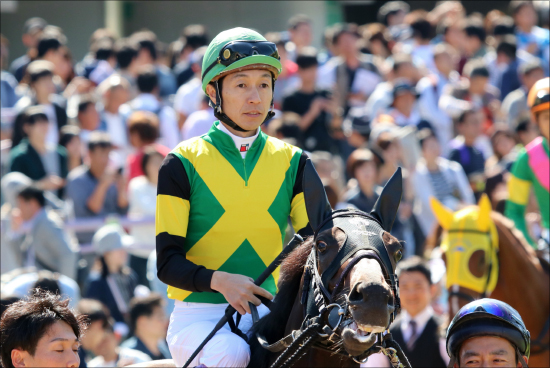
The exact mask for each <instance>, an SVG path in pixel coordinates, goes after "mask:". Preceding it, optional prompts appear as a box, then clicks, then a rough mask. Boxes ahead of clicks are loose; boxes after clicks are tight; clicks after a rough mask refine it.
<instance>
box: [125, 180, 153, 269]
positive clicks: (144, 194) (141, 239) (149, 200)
mask: <svg viewBox="0 0 550 368" xmlns="http://www.w3.org/2000/svg"><path fill="white" fill-rule="evenodd" d="M156 200H157V187H156V185H153V184H151V182H149V180H147V177H146V176H145V175H141V176H138V177H135V178H133V179H132V180H130V183H129V184H128V202H129V208H128V217H129V218H141V217H154V216H155V212H156V208H157V205H156ZM130 235H131V236H133V237H134V239H135V241H136V242H138V243H139V244H140V245H142V244H143V245H150V248H146V249H144V248H142V247H140V249H131V248H130V249H129V252H130V253H131V254H133V255H135V256H137V257H141V258H147V257H149V254H150V253H151V251H152V250H154V249H155V242H156V241H155V235H156V234H155V224H151V225H139V226H134V227H132V228H131V229H130Z"/></svg>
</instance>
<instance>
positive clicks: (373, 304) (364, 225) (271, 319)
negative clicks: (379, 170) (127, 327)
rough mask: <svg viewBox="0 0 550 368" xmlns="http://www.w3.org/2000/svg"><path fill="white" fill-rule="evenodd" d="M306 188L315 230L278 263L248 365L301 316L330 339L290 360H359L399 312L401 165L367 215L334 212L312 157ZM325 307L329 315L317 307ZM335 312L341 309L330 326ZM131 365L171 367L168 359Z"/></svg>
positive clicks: (324, 363) (264, 359)
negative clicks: (273, 291)
mask: <svg viewBox="0 0 550 368" xmlns="http://www.w3.org/2000/svg"><path fill="white" fill-rule="evenodd" d="M303 189H304V201H305V205H306V211H307V215H308V219H309V223H310V225H311V228H312V229H313V230H315V234H314V236H310V237H308V238H306V240H305V241H304V242H303V243H302V244H300V245H298V246H297V247H296V249H294V250H293V251H292V252H291V253H290V254H289V255H288V256H287V257H286V258H285V259H284V261H283V263H282V264H281V267H280V278H279V283H278V292H277V295H276V297H275V298H274V301H273V302H271V305H270V310H271V312H270V313H268V314H267V315H266V316H264V317H262V318H261V319H259V320H257V321H255V323H254V325H253V327H252V329H251V331H250V333H249V344H250V350H251V358H250V362H249V365H248V366H249V367H264V366H270V365H271V364H272V363H273V362H275V360H276V359H277V357H279V356H280V354H281V353H280V352H272V351H270V350H266V349H265V348H264V346H262V343H261V342H260V337H261V340H262V341H263V342H264V345H265V344H273V343H275V342H276V341H279V340H281V339H283V338H284V337H285V336H288V335H289V334H290V333H291V332H292V331H297V330H300V329H301V327H302V323H303V321H304V318H306V319H307V318H308V317H317V316H322V318H318V319H317V320H318V321H320V322H321V323H323V324H325V327H327V326H330V327H331V330H329V331H330V333H331V335H329V334H327V335H326V337H327V341H328V342H327V341H324V342H326V343H327V344H325V345H323V344H322V343H321V345H316V346H315V347H314V348H312V349H309V350H308V351H307V352H306V353H305V355H304V356H302V358H301V359H299V360H298V361H297V362H295V363H296V364H295V366H308V367H338V366H346V367H349V366H358V365H359V362H360V360H357V359H356V358H355V357H358V356H362V355H365V354H366V352H367V351H368V349H370V348H371V347H373V346H374V344H375V343H376V342H377V337H378V336H381V335H380V334H381V333H382V332H384V331H386V330H388V329H389V326H390V324H391V322H392V321H393V319H394V318H395V316H396V314H397V313H398V311H399V293H398V288H397V281H396V279H397V277H396V276H395V267H396V264H397V262H398V261H399V260H400V259H401V257H402V255H403V248H402V245H401V243H400V242H399V240H398V239H397V238H395V237H393V236H392V235H390V233H389V232H390V230H391V227H392V225H393V222H394V220H395V217H396V215H397V209H398V207H399V202H400V201H401V194H402V176H401V170H400V169H398V170H397V171H396V173H395V174H394V176H393V177H392V178H391V179H390V180H389V181H388V183H387V184H386V186H385V187H384V189H383V190H382V193H381V194H380V197H379V200H378V201H377V203H376V204H375V206H374V209H373V211H372V212H371V213H370V214H366V213H364V212H360V211H354V210H338V211H333V210H332V208H331V206H330V204H329V202H328V199H327V196H326V193H325V190H324V187H323V183H322V182H321V179H320V178H319V176H318V175H317V173H316V172H315V169H314V168H313V165H312V164H311V161H310V160H307V162H306V166H305V168H304V175H303ZM334 306H337V307H338V308H334ZM325 307H326V309H325V311H327V313H321V312H319V311H320V310H323V308H325ZM331 308H332V309H331ZM333 310H334V311H337V312H338V314H336V317H337V318H336V319H337V320H338V322H337V324H336V326H335V327H334V328H332V327H333V324H334V323H332V324H331V320H330V318H331V315H332V313H330V312H331V311H333ZM253 315H254V313H253ZM329 339H330V340H329ZM323 346H326V348H325V349H323ZM362 359H363V361H364V358H362ZM134 366H136V367H155V366H163V367H171V366H173V361H171V360H165V361H157V362H147V363H141V364H139V365H134Z"/></svg>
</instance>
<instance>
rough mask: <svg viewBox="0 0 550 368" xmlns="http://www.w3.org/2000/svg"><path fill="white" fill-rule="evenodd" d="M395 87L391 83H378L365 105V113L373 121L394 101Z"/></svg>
mask: <svg viewBox="0 0 550 368" xmlns="http://www.w3.org/2000/svg"><path fill="white" fill-rule="evenodd" d="M392 91H393V86H392V84H391V83H390V82H382V83H378V85H377V86H376V88H375V89H374V91H373V92H372V94H371V95H370V96H369V98H368V100H367V103H366V104H365V113H366V115H367V116H369V117H370V118H371V119H374V118H376V117H377V116H378V115H379V114H381V113H383V112H384V111H385V110H386V109H387V108H388V106H390V104H391V103H392V101H393V95H392Z"/></svg>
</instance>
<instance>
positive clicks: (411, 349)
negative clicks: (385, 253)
mask: <svg viewBox="0 0 550 368" xmlns="http://www.w3.org/2000/svg"><path fill="white" fill-rule="evenodd" d="M397 275H398V276H399V291H400V296H401V308H402V309H401V314H400V315H399V317H398V318H397V319H396V320H395V321H394V323H392V326H391V328H390V332H391V334H392V336H393V338H394V339H395V341H396V342H397V343H398V344H399V346H401V349H403V353H404V354H405V356H406V357H407V358H408V359H409V362H410V363H411V366H412V367H446V366H447V363H448V362H449V357H448V356H447V351H446V347H445V339H444V338H443V337H442V336H441V334H440V326H441V324H442V321H440V320H439V318H438V317H437V316H436V315H435V314H434V310H433V308H432V307H431V305H430V304H431V302H432V299H433V297H434V296H435V292H436V289H435V285H434V284H433V283H432V274H431V272H430V269H429V268H428V266H427V265H426V264H425V263H424V261H423V260H422V259H421V258H420V257H412V258H409V259H407V260H404V261H402V262H400V263H399V265H398V268H397ZM366 366H367V367H390V364H389V361H388V359H387V358H386V357H385V356H384V355H382V354H376V355H373V356H371V357H369V360H368V362H367V364H366Z"/></svg>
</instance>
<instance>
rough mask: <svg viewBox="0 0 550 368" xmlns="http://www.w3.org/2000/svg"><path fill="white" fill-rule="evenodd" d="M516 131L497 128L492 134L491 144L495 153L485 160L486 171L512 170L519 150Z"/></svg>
mask: <svg viewBox="0 0 550 368" xmlns="http://www.w3.org/2000/svg"><path fill="white" fill-rule="evenodd" d="M516 144H517V142H516V138H515V137H514V133H512V132H511V131H509V130H506V129H497V130H495V132H494V133H493V135H492V136H491V145H492V147H493V152H494V155H493V156H491V157H489V158H488V159H487V161H486V162H485V171H486V172H488V173H493V172H500V171H510V168H511V167H512V164H513V163H514V162H515V161H516V158H517V154H518V150H517V149H515V148H516Z"/></svg>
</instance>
